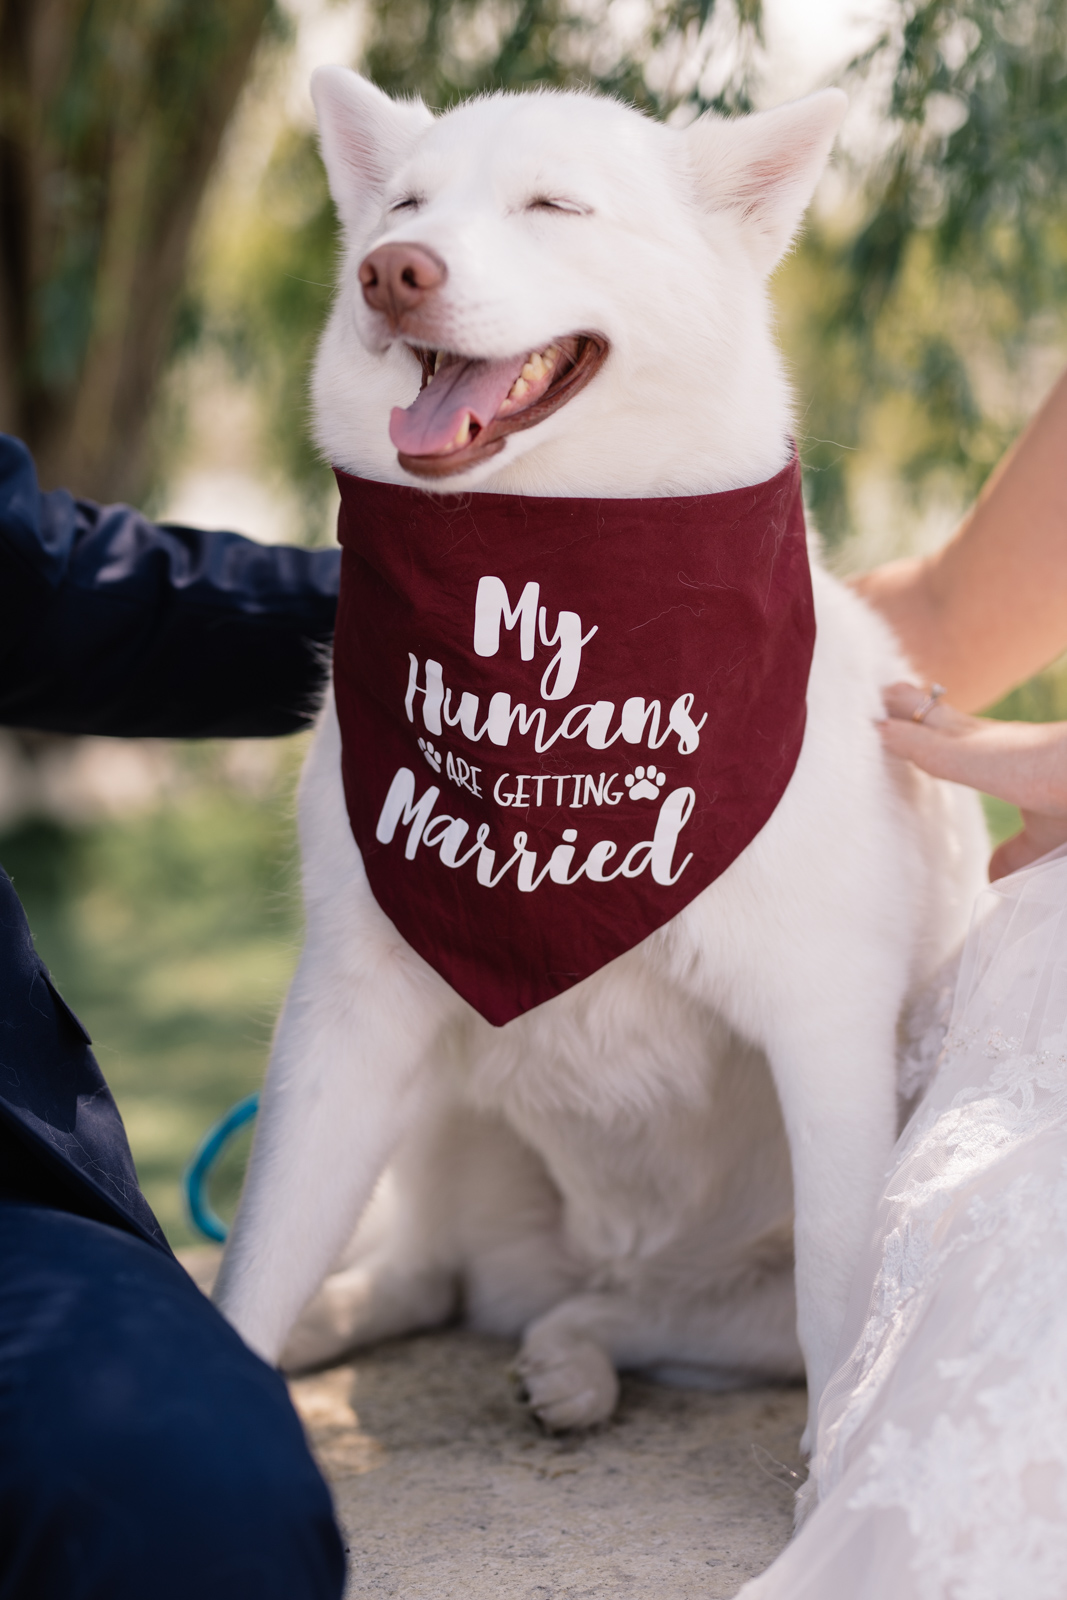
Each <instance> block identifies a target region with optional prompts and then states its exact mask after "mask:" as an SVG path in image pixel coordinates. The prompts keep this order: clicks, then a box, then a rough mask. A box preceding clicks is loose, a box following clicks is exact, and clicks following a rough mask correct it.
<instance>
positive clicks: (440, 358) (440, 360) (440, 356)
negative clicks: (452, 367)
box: [433, 350, 445, 377]
mask: <svg viewBox="0 0 1067 1600" xmlns="http://www.w3.org/2000/svg"><path fill="white" fill-rule="evenodd" d="M444 359H445V353H444V351H443V350H438V352H437V355H436V356H435V357H434V363H433V371H434V377H436V376H437V374H438V373H439V372H440V370H441V367H442V366H443V364H444Z"/></svg>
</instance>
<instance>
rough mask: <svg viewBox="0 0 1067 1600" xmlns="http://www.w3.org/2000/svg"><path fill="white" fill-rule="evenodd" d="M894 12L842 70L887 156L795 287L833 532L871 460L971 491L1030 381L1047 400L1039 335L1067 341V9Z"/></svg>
mask: <svg viewBox="0 0 1067 1600" xmlns="http://www.w3.org/2000/svg"><path fill="white" fill-rule="evenodd" d="M890 18H891V20H890V24H889V26H888V27H887V28H886V30H885V31H884V32H883V34H882V35H881V36H880V37H879V39H878V40H877V41H876V42H875V43H874V44H873V45H872V46H871V48H870V49H869V50H868V51H867V52H866V53H865V55H864V56H863V57H862V58H861V59H859V60H857V61H855V62H854V63H853V64H852V66H851V68H850V69H849V71H848V72H847V73H846V75H845V86H846V87H847V88H852V89H853V90H857V89H859V87H860V85H861V83H864V82H865V83H867V84H868V85H869V86H870V87H871V88H872V89H873V90H874V91H875V93H876V103H877V104H879V105H880V107H881V108H882V110H883V120H882V121H881V122H880V123H879V124H878V125H877V126H876V127H875V128H874V129H872V135H871V143H872V144H873V150H872V151H870V152H869V153H868V154H867V155H866V157H865V158H864V160H863V162H862V163H861V162H857V161H856V160H853V163H852V166H851V172H850V178H851V184H850V189H849V192H848V194H847V195H846V196H845V198H844V199H843V201H842V204H841V205H840V207H839V208H838V209H837V211H836V212H835V213H832V214H830V215H826V214H825V213H817V214H816V216H815V218H814V219H813V221H812V222H811V223H810V224H809V227H808V229H807V232H806V234H805V237H804V239H803V242H802V244H801V247H800V250H799V252H798V254H797V258H796V261H795V263H794V264H793V267H792V269H791V278H790V277H789V276H788V275H787V283H786V285H785V296H784V298H785V300H786V303H787V314H786V343H787V348H788V349H789V351H790V353H791V355H792V356H793V358H794V365H795V367H796V369H797V375H798V379H799V388H800V392H801V396H802V402H803V411H802V414H803V417H804V432H805V435H806V437H805V440H804V447H803V455H804V460H805V466H806V468H807V473H806V485H805V487H806V491H807V495H808V499H809V503H810V504H811V506H812V508H813V510H814V513H815V517H816V521H817V523H818V525H819V528H820V530H821V532H822V534H823V536H824V538H826V539H827V540H828V541H829V542H830V543H831V544H833V543H840V542H841V541H842V540H843V539H845V538H846V537H847V536H848V535H849V534H850V533H851V532H853V531H854V530H855V527H856V522H857V511H856V504H855V499H856V494H855V491H856V485H857V483H858V481H859V480H860V479H861V478H862V476H863V474H864V473H865V472H869V471H870V470H871V467H872V465H876V466H877V469H878V471H879V472H880V473H882V474H883V475H896V476H897V477H898V478H899V479H900V480H902V481H903V482H904V483H905V484H906V485H908V486H909V487H910V488H911V490H912V493H913V499H914V500H915V501H916V502H917V501H918V500H919V499H920V498H921V496H922V495H923V494H924V493H925V492H927V491H928V490H929V487H930V484H931V481H932V480H935V479H936V480H939V481H940V483H941V485H942V487H944V485H945V483H946V480H947V481H948V483H950V484H951V487H952V490H953V492H954V494H955V496H956V497H957V498H958V499H960V500H961V501H962V500H967V499H970V498H971V497H973V495H974V494H975V493H976V492H977V490H978V489H979V487H980V486H981V484H982V482H983V480H984V479H985V477H986V475H987V474H988V472H989V470H990V468H991V467H992V466H993V465H994V463H995V462H996V460H997V459H998V458H999V456H1000V455H1001V454H1002V453H1003V451H1004V449H1005V447H1006V446H1007V444H1008V443H1009V442H1010V440H1011V438H1012V437H1014V434H1015V433H1016V431H1017V430H1018V427H1019V425H1020V423H1021V421H1022V420H1024V418H1023V416H1022V415H1020V406H1019V403H1018V401H1017V400H1015V398H1014V395H1013V392H1012V391H1013V389H1015V390H1021V391H1022V392H1023V394H1024V398H1023V401H1022V407H1023V409H1024V410H1025V409H1027V408H1028V406H1029V405H1032V404H1033V403H1034V398H1035V397H1034V395H1033V394H1032V392H1031V393H1027V392H1026V391H1027V389H1028V388H1030V387H1031V386H1028V385H1027V383H1026V382H1025V377H1026V369H1027V367H1028V365H1029V364H1031V361H1032V356H1033V352H1034V347H1035V345H1038V346H1040V345H1042V344H1044V345H1047V344H1049V343H1053V344H1057V345H1058V346H1059V347H1060V349H1061V351H1062V348H1063V344H1064V333H1065V326H1064V307H1065V303H1067V220H1065V218H1064V212H1063V204H1062V196H1063V189H1064V180H1065V177H1067V6H1065V5H1064V3H1063V0H927V3H925V4H915V3H914V0H896V3H895V4H894V6H893V7H892V8H891V11H890ZM1020 378H1021V379H1022V382H1021V383H1019V382H1017V381H1016V380H1018V379H1020ZM1013 401H1014V403H1013Z"/></svg>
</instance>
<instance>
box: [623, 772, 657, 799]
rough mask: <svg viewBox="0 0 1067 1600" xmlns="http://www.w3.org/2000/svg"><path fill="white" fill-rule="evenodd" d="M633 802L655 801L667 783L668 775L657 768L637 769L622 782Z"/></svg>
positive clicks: (629, 773)
mask: <svg viewBox="0 0 1067 1600" xmlns="http://www.w3.org/2000/svg"><path fill="white" fill-rule="evenodd" d="M622 781H623V783H624V784H625V785H626V787H627V789H629V791H630V799H631V800H655V799H656V797H657V795H658V794H659V792H660V790H661V789H662V788H663V785H664V784H665V783H666V781H667V774H666V773H665V772H660V771H658V770H657V769H656V768H655V767H635V768H634V770H633V771H632V772H628V773H627V774H626V776H625V778H624V779H623V780H622Z"/></svg>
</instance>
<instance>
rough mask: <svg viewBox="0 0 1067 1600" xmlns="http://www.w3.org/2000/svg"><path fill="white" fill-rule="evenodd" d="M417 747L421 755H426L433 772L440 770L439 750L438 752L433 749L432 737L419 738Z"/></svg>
mask: <svg viewBox="0 0 1067 1600" xmlns="http://www.w3.org/2000/svg"><path fill="white" fill-rule="evenodd" d="M419 749H420V750H421V751H422V753H423V755H424V756H425V757H426V759H427V761H428V762H429V763H430V765H431V767H432V768H433V770H434V771H435V772H440V770H441V752H440V750H435V749H434V746H433V740H432V739H420V740H419Z"/></svg>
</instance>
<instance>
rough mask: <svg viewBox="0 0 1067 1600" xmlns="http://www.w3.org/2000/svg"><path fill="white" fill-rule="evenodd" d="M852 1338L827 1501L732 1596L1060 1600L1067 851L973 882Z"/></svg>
mask: <svg viewBox="0 0 1067 1600" xmlns="http://www.w3.org/2000/svg"><path fill="white" fill-rule="evenodd" d="M841 1356H842V1359H841V1363H840V1365H839V1367H838V1370H837V1372H836V1374H835V1376H834V1378H833V1380H832V1381H831V1383H830V1385H829V1388H828V1390H827V1392H826V1395H825V1397H824V1399H823V1402H822V1405H821V1407H820V1411H819V1419H818V1430H817V1436H816V1443H815V1452H814V1455H813V1458H812V1482H813V1490H814V1491H815V1492H817V1494H818V1501H819V1503H818V1507H817V1509H816V1510H815V1511H814V1512H813V1514H812V1515H811V1516H810V1517H809V1518H808V1520H807V1522H806V1523H805V1525H804V1527H803V1528H802V1529H801V1532H800V1533H799V1534H798V1535H797V1537H796V1538H795V1539H794V1540H793V1542H792V1543H791V1544H790V1545H789V1546H788V1547H787V1548H786V1550H785V1551H784V1552H783V1554H782V1555H781V1556H780V1557H779V1558H778V1560H777V1561H776V1562H775V1563H774V1565H773V1566H771V1567H770V1568H769V1569H768V1570H767V1571H766V1572H765V1573H764V1574H763V1575H762V1576H761V1577H759V1578H756V1579H755V1580H754V1581H753V1582H751V1583H748V1584H746V1585H745V1587H744V1588H743V1589H742V1590H741V1594H740V1595H739V1596H738V1600H742V1597H743V1600H1065V1597H1067V850H1062V851H1057V852H1056V853H1055V854H1053V855H1052V856H1048V857H1046V858H1045V859H1044V860H1043V861H1042V862H1041V863H1040V864H1038V865H1036V866H1033V867H1029V868H1027V869H1026V870H1025V871H1023V872H1019V873H1016V874H1014V876H1012V877H1010V878H1005V879H1003V880H1001V882H999V883H997V884H995V885H994V886H993V887H992V888H991V889H990V890H989V891H988V892H987V893H986V894H984V895H983V896H982V897H981V899H980V901H979V905H978V909H977V911H976V913H975V922H974V924H973V926H972V929H971V933H970V936H969V938H968V941H967V945H966V947H965V950H964V953H963V961H962V965H961V968H960V975H959V981H958V984H957V988H956V997H955V1003H954V1005H953V1009H952V1016H951V1021H950V1024H949V1031H948V1035H947V1037H946V1039H945V1045H944V1049H943V1052H942V1055H941V1059H940V1061H939V1063H938V1066H937V1070H936V1072H935V1075H934V1077H933V1080H932V1082H931V1085H930V1088H929V1090H928V1092H927V1094H926V1096H925V1098H924V1099H923V1100H922V1102H921V1104H920V1105H919V1108H918V1110H917V1111H916V1112H915V1113H914V1115H913V1116H912V1118H911V1121H910V1122H909V1123H908V1125H907V1127H906V1128H905V1130H904V1133H903V1134H902V1136H901V1138H900V1141H899V1143H898V1144H897V1147H896V1149H895V1151H894V1153H893V1160H892V1164H891V1167H890V1171H889V1175H888V1179H887V1182H886V1186H885V1190H884V1193H883V1196H882V1200H881V1203H880V1207H879V1211H878V1214H877V1218H876V1222H875V1226H874V1229H873V1231H872V1243H871V1247H870V1251H869V1255H868V1257H867V1260H866V1261H865V1262H864V1263H863V1264H862V1266H861V1268H860V1271H859V1273H858V1274H857V1278H856V1283H855V1287H854V1290H853V1300H852V1305H851V1308H850V1311H849V1316H848V1320H847V1323H846V1328H845V1336H844V1339H843V1341H842V1346H841Z"/></svg>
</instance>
